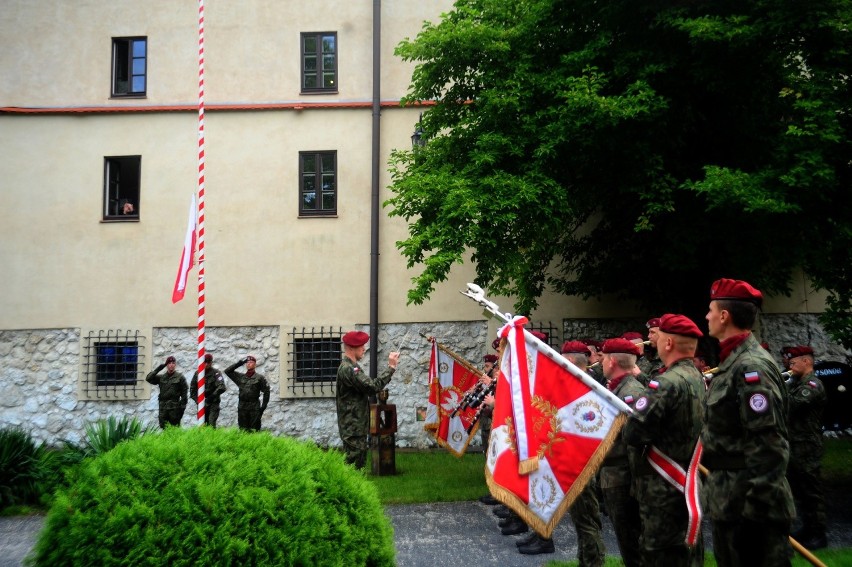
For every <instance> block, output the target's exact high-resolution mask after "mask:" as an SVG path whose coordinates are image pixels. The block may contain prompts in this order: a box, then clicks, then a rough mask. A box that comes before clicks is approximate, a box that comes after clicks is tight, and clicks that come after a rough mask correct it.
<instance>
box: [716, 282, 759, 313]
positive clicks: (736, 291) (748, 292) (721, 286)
mask: <svg viewBox="0 0 852 567" xmlns="http://www.w3.org/2000/svg"><path fill="white" fill-rule="evenodd" d="M716 299H737V300H739V301H750V302H752V303H754V304H756V305H757V306H758V307H760V306H761V304H762V303H763V294H762V293H760V290H759V289H757V288H755V287H752V285H751V284H750V283H748V282H744V281H742V280H731V279H728V278H722V279H720V280H716V281H715V282H713V285H712V286H710V301H713V300H716Z"/></svg>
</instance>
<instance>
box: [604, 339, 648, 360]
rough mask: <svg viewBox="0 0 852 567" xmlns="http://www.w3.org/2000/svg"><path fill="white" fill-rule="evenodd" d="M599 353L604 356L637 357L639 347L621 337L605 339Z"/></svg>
mask: <svg viewBox="0 0 852 567" xmlns="http://www.w3.org/2000/svg"><path fill="white" fill-rule="evenodd" d="M601 351H602V352H604V353H606V354H616V353H621V354H632V355H634V356H639V355H640V354H641V353H640V352H639V347H638V346H636V345H635V344H633V343H632V342H630V341H629V340H628V339H625V338H624V337H621V338H619V339H607V340H605V341H604V344H603V347H602V348H601Z"/></svg>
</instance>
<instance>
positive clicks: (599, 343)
mask: <svg viewBox="0 0 852 567" xmlns="http://www.w3.org/2000/svg"><path fill="white" fill-rule="evenodd" d="M580 342H581V343H583V344H584V345H586V346H587V347H595V350H601V347H603V341H596V340H595V339H580Z"/></svg>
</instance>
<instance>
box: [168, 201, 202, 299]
mask: <svg viewBox="0 0 852 567" xmlns="http://www.w3.org/2000/svg"><path fill="white" fill-rule="evenodd" d="M196 215H197V210H196V204H195V194H194V193H193V195H192V203H190V205H189V218H188V219H187V223H186V237H185V238H184V241H183V252H182V253H181V255H180V266H178V273H177V278H176V279H175V289H174V291H172V303H177V302H178V301H180V300H181V299H183V295H184V293H185V292H186V279H187V276H188V275H189V270H190V268H192V266H193V265H194V264H195V238H196V233H195V228H196Z"/></svg>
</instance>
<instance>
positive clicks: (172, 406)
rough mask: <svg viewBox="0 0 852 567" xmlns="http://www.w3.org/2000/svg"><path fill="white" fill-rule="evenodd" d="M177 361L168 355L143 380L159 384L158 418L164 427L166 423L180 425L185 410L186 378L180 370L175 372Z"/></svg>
mask: <svg viewBox="0 0 852 567" xmlns="http://www.w3.org/2000/svg"><path fill="white" fill-rule="evenodd" d="M176 367H177V361H176V360H175V357H173V356H170V357H168V358H167V359H166V362H165V363H164V364H161V365H159V366H158V367H157V368H155V369H154V370H152V371H151V372H149V373H148V376H146V377H145V381H146V382H148V383H149V384H154V385H155V386H156V385H159V386H160V396H159V398H158V401H159V404H160V411H159V416H158V417H159V420H160V427H161V428H163V429H165V428H166V425H180V420H181V418H183V412H184V410H186V378H184V376H183V374H181V373H180V372H175V368H176ZM163 368H166V369H167V370H166V373H165V374H164V375H163V376H160V372H161V371H162V370H163Z"/></svg>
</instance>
